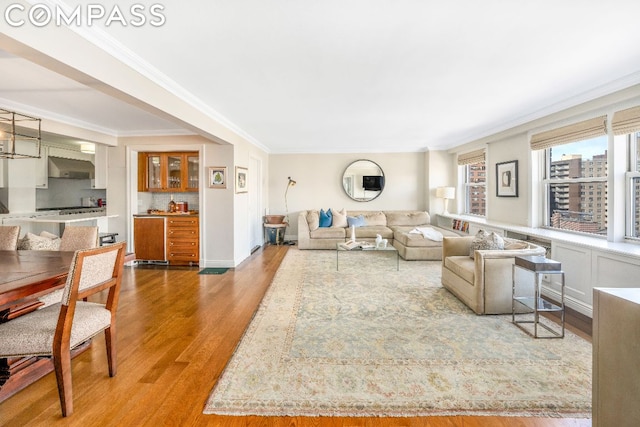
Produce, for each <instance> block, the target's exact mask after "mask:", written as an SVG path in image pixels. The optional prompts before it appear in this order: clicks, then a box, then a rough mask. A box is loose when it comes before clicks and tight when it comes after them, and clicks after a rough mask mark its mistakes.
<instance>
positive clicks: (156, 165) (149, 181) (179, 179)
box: [138, 151, 200, 193]
mask: <svg viewBox="0 0 640 427" xmlns="http://www.w3.org/2000/svg"><path fill="white" fill-rule="evenodd" d="M199 178H200V164H199V157H198V152H195V151H193V152H171V153H169V152H167V153H138V191H157V192H171V193H179V192H197V191H198V187H199Z"/></svg>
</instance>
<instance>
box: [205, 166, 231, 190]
mask: <svg viewBox="0 0 640 427" xmlns="http://www.w3.org/2000/svg"><path fill="white" fill-rule="evenodd" d="M208 170H209V174H208V176H209V188H227V167H226V166H210V167H209V168H208Z"/></svg>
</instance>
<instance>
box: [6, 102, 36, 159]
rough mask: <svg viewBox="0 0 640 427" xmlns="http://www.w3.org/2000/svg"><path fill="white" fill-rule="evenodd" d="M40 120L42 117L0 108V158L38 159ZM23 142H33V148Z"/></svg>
mask: <svg viewBox="0 0 640 427" xmlns="http://www.w3.org/2000/svg"><path fill="white" fill-rule="evenodd" d="M41 122H42V119H36V118H35V117H30V116H25V115H24V114H20V113H16V112H13V111H8V110H4V109H2V108H0V159H35V158H38V159H39V158H40V144H41V142H42V136H41V129H40V125H41ZM24 142H33V143H35V145H36V147H35V150H33V149H32V147H31V144H24Z"/></svg>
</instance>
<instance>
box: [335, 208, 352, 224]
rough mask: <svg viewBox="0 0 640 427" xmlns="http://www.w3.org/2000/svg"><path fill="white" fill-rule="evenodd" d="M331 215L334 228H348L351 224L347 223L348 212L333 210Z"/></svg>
mask: <svg viewBox="0 0 640 427" xmlns="http://www.w3.org/2000/svg"><path fill="white" fill-rule="evenodd" d="M331 215H332V216H333V222H332V223H331V226H332V227H343V228H344V227H348V226H349V223H347V210H346V209H342V210H340V211H339V210H337V209H333V208H331Z"/></svg>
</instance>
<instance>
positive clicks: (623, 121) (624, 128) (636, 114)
mask: <svg viewBox="0 0 640 427" xmlns="http://www.w3.org/2000/svg"><path fill="white" fill-rule="evenodd" d="M611 129H613V134H614V135H625V134H627V133H631V132H636V131H639V130H640V107H633V108H627V109H626V110H621V111H616V112H615V113H614V114H613V120H611Z"/></svg>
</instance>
